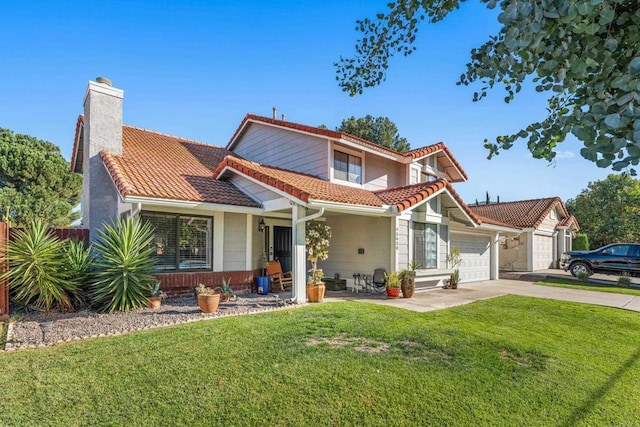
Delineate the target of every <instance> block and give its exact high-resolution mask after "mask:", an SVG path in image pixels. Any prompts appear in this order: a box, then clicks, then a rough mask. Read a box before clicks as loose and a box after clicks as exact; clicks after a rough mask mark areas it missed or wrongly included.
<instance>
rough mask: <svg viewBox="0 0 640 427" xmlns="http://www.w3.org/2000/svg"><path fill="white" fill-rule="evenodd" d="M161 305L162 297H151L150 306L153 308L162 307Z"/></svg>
mask: <svg viewBox="0 0 640 427" xmlns="http://www.w3.org/2000/svg"><path fill="white" fill-rule="evenodd" d="M160 305H162V297H149V307H151V309H152V310H155V309H156V308H160Z"/></svg>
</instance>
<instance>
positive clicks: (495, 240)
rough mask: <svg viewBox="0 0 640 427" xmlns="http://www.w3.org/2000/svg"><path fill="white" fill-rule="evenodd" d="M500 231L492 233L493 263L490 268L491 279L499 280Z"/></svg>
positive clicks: (491, 250) (491, 255)
mask: <svg viewBox="0 0 640 427" xmlns="http://www.w3.org/2000/svg"><path fill="white" fill-rule="evenodd" d="M499 254H500V233H493V234H492V235H491V247H490V249H489V257H490V258H491V265H490V268H489V279H491V280H498V279H499V278H500V259H499Z"/></svg>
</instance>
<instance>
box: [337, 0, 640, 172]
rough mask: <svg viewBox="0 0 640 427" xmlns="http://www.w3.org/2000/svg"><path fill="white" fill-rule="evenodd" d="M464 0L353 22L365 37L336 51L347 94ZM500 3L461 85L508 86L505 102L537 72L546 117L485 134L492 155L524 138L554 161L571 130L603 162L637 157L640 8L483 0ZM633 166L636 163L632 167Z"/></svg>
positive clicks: (402, 2)
mask: <svg viewBox="0 0 640 427" xmlns="http://www.w3.org/2000/svg"><path fill="white" fill-rule="evenodd" d="M463 1H464V0H422V1H419V0H398V1H396V2H392V3H389V4H388V10H387V11H386V12H385V13H379V14H377V16H376V18H375V19H369V18H367V19H364V20H361V21H358V22H357V29H358V30H359V31H360V32H362V34H363V37H362V38H361V39H360V40H358V42H357V45H356V54H355V56H354V57H352V58H342V57H341V58H340V61H339V62H337V63H336V64H335V65H336V67H337V77H336V78H337V80H338V82H339V85H340V86H341V87H342V89H343V90H344V91H346V92H348V93H349V94H350V95H352V96H353V95H356V94H359V93H362V91H363V89H364V88H367V87H371V86H375V85H377V84H379V83H381V82H382V81H384V80H385V78H386V70H387V67H388V65H389V64H388V60H389V58H390V57H391V56H393V55H394V54H397V53H401V54H403V55H405V56H406V55H409V54H410V53H412V52H413V51H414V50H415V46H414V45H413V43H414V42H415V40H416V35H417V33H418V28H419V26H420V24H421V23H422V22H424V21H428V22H432V23H435V22H438V21H441V20H442V19H444V18H445V17H446V16H447V15H448V14H449V12H451V11H453V10H454V9H457V8H458V7H460V4H461V3H462V2H463ZM481 1H482V2H483V3H486V4H487V7H488V8H489V9H493V8H495V7H496V6H497V5H499V7H500V8H501V13H500V14H499V15H498V21H499V22H500V24H501V25H502V28H501V29H500V31H499V33H498V34H497V35H495V36H492V37H490V38H489V40H488V41H487V42H486V43H484V44H483V45H482V46H480V47H478V48H475V49H473V50H472V51H471V61H470V62H469V63H468V64H467V70H466V72H465V73H464V74H462V75H461V76H460V80H459V82H458V83H457V84H459V85H465V86H466V85H470V84H472V83H476V82H479V83H480V85H481V88H480V90H479V91H478V92H476V93H475V94H474V96H473V100H474V101H478V100H480V99H482V98H483V97H485V96H486V95H487V91H488V89H491V88H493V87H494V86H496V85H498V86H502V87H503V88H504V90H505V92H506V96H505V98H504V100H505V102H507V103H508V102H510V101H511V100H513V99H514V97H515V95H516V93H518V92H519V91H520V89H521V87H522V84H523V82H524V81H525V80H526V79H527V78H530V77H532V78H533V82H534V83H535V85H536V86H535V88H536V90H537V91H538V92H545V93H547V94H548V107H547V114H546V117H544V118H542V119H541V120H540V121H537V122H534V123H531V124H530V125H528V126H527V127H525V128H524V129H522V130H520V131H518V132H516V133H514V134H508V135H502V136H499V137H497V138H496V140H495V141H494V142H489V141H487V140H485V147H486V148H487V149H488V150H489V158H491V157H492V156H493V155H495V154H499V151H500V150H501V149H505V150H506V149H509V148H511V146H512V145H513V143H514V142H515V141H516V140H518V139H524V140H526V141H527V145H528V148H529V150H530V151H531V153H532V155H533V157H535V158H542V159H546V160H549V161H551V160H552V159H553V158H554V157H555V150H556V148H557V144H558V143H560V142H562V141H564V140H565V137H566V136H567V135H568V134H569V133H571V134H573V135H575V137H576V138H578V139H579V140H580V141H582V142H583V143H584V148H582V150H581V152H580V154H581V155H582V156H583V157H584V158H586V159H588V160H591V161H593V162H596V164H597V165H598V166H600V167H609V166H611V167H612V168H613V169H614V170H622V169H625V168H627V167H629V166H631V165H637V164H638V162H639V160H640V106H639V105H638V104H639V102H640V50H639V48H638V46H640V8H638V2H637V1H635V0H572V1H566V0H481ZM631 174H633V175H635V171H634V170H633V169H631Z"/></svg>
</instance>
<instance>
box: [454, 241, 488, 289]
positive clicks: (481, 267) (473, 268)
mask: <svg viewBox="0 0 640 427" xmlns="http://www.w3.org/2000/svg"><path fill="white" fill-rule="evenodd" d="M489 242H490V239H489V237H487V236H473V235H470V234H453V233H452V234H451V247H454V246H457V247H459V248H460V255H461V256H462V264H460V267H459V268H460V282H462V283H464V282H477V281H480V280H489V277H490V271H491V254H490V250H489Z"/></svg>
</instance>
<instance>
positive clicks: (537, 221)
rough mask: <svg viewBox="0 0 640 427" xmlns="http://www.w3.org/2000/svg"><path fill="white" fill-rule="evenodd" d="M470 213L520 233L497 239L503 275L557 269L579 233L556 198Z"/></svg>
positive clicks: (475, 208) (479, 208) (474, 208)
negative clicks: (564, 253)
mask: <svg viewBox="0 0 640 427" xmlns="http://www.w3.org/2000/svg"><path fill="white" fill-rule="evenodd" d="M470 209H471V210H472V211H473V212H474V213H476V214H478V215H482V216H484V217H487V218H492V219H495V220H497V221H501V222H503V223H505V224H509V225H511V226H513V227H517V228H520V229H521V230H522V233H521V234H520V235H518V236H502V237H501V239H500V250H499V256H500V263H499V264H500V270H504V271H536V270H545V269H549V268H558V267H557V265H556V263H557V261H558V260H559V258H560V256H561V255H562V253H563V252H566V251H570V250H571V242H572V239H573V238H574V237H575V235H576V233H577V232H578V231H579V230H580V225H579V224H578V221H577V220H576V218H575V217H574V216H573V215H570V214H569V212H567V208H566V207H565V205H564V203H563V202H562V200H561V199H560V198H559V197H548V198H543V199H533V200H519V201H514V202H506V203H491V204H488V205H479V206H473V205H471V206H470Z"/></svg>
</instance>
